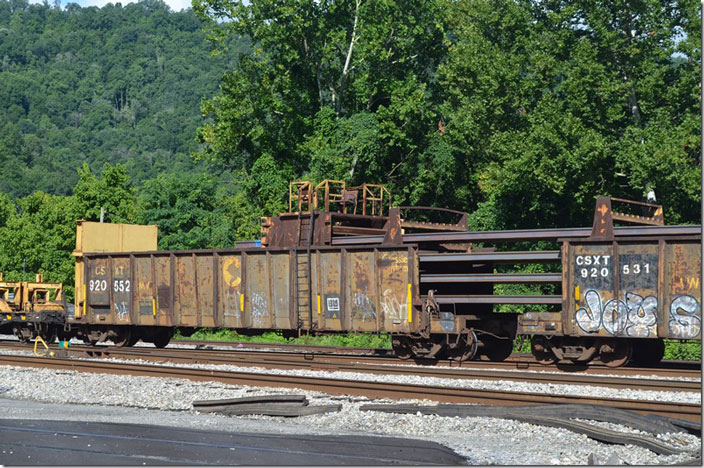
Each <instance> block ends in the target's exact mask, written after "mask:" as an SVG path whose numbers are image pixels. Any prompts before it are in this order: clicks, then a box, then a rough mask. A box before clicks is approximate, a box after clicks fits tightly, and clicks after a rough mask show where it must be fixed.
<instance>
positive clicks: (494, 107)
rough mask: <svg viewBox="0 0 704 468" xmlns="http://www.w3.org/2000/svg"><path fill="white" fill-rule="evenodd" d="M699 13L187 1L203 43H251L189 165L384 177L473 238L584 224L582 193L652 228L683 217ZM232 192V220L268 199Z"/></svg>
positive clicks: (689, 208)
mask: <svg viewBox="0 0 704 468" xmlns="http://www.w3.org/2000/svg"><path fill="white" fill-rule="evenodd" d="M698 6H699V4H698V3H697V2H694V1H693V0H682V1H679V2H667V3H665V4H663V2H659V1H657V0H645V1H638V2H633V1H615V2H614V1H603V0H549V1H534V0H498V1H494V0H458V1H454V0H425V1H413V2H409V1H403V0H321V1H318V0H303V1H299V0H276V1H274V0H251V1H247V2H240V1H236V0H196V1H194V8H195V10H196V12H197V13H198V15H199V16H200V17H201V18H203V19H210V20H212V19H216V20H218V21H219V22H217V23H216V22H212V21H211V22H208V23H205V24H206V26H208V27H210V28H211V31H210V34H209V36H210V37H211V39H212V40H213V41H214V46H215V48H216V50H219V51H230V50H231V48H230V46H229V44H228V42H227V41H230V40H231V39H232V37H241V36H246V37H248V38H250V39H251V44H252V46H251V49H247V50H240V52H239V54H240V59H239V66H238V67H237V68H233V69H231V70H229V71H228V72H227V73H226V74H225V75H224V76H223V82H222V85H221V87H220V90H219V92H218V93H217V94H216V95H215V96H213V98H212V99H210V100H207V101H206V102H205V103H204V105H203V111H204V112H205V113H206V115H208V116H210V117H212V119H213V120H212V121H210V122H206V123H205V124H204V125H202V126H201V127H200V130H199V140H200V141H201V142H202V143H203V144H204V147H203V149H202V150H201V151H200V152H199V154H200V156H201V157H202V158H204V159H207V160H210V161H216V162H218V163H220V164H222V166H224V167H229V168H232V169H235V170H240V171H244V172H245V173H246V174H249V175H254V174H255V168H257V163H258V162H259V161H261V160H262V159H264V160H265V161H273V162H274V163H275V164H270V163H267V165H269V166H271V167H272V172H271V174H272V177H274V178H275V179H276V180H278V179H285V178H286V177H285V176H288V175H293V176H294V177H303V178H312V179H314V180H316V181H319V180H321V179H323V178H325V177H331V178H338V179H344V180H347V181H349V182H351V183H353V184H355V185H356V184H358V183H360V182H364V181H369V182H375V183H385V184H387V185H388V186H389V187H390V188H391V190H392V193H393V194H394V196H395V198H396V201H397V202H399V204H423V205H439V206H447V207H450V208H457V209H461V210H467V211H470V212H473V224H474V226H475V227H478V228H487V229H497V228H515V227H523V228H529V227H543V226H567V225H575V224H580V225H588V224H589V221H590V218H591V212H592V210H593V202H594V198H595V197H596V196H598V195H605V194H609V195H613V196H618V197H623V198H631V199H637V200H643V199H644V197H645V194H646V193H647V192H648V191H650V190H654V192H655V193H656V196H657V198H658V201H659V202H661V203H663V204H664V205H665V209H666V212H665V214H666V219H667V220H668V221H669V222H695V221H698V219H699V209H698V207H699V204H698V203H699V200H700V181H699V169H698V163H699V100H698V93H699V88H698V82H699V65H698V64H699V61H700V56H701V51H700V48H699V44H698V40H699V27H700V22H699V10H698ZM248 188H249V189H250V190H253V191H254V193H252V194H251V196H248V197H247V199H246V200H244V202H246V203H245V206H246V209H244V212H245V213H247V212H252V211H257V210H261V207H262V206H263V204H272V200H270V198H269V194H266V193H263V191H262V190H261V189H260V187H258V186H256V185H252V186H249V187H248ZM262 188H263V189H265V188H264V187H262ZM271 195H272V196H274V198H275V200H274V201H281V199H282V198H283V197H282V196H281V194H280V193H274V194H271Z"/></svg>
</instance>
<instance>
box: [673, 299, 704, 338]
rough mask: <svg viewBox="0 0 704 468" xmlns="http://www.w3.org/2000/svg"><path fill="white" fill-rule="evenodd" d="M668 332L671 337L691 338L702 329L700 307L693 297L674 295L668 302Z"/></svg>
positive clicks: (697, 334)
mask: <svg viewBox="0 0 704 468" xmlns="http://www.w3.org/2000/svg"><path fill="white" fill-rule="evenodd" d="M668 325H669V327H670V334H671V335H672V337H673V338H682V339H691V338H696V337H697V336H699V332H701V329H702V319H701V309H700V308H699V302H698V301H697V299H696V298H695V297H692V296H689V295H684V296H679V297H676V298H675V299H674V300H673V301H672V303H671V304H670V321H669V323H668Z"/></svg>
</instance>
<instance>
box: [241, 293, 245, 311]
mask: <svg viewBox="0 0 704 468" xmlns="http://www.w3.org/2000/svg"><path fill="white" fill-rule="evenodd" d="M240 312H244V293H242V294H240Z"/></svg>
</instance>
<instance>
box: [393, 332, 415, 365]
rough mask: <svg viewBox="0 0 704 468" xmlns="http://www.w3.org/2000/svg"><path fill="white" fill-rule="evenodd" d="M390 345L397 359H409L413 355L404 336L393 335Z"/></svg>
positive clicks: (411, 348)
mask: <svg viewBox="0 0 704 468" xmlns="http://www.w3.org/2000/svg"><path fill="white" fill-rule="evenodd" d="M391 347H392V348H393V349H394V354H395V355H396V357H397V358H399V359H404V360H405V359H410V358H412V357H413V347H412V346H411V345H410V343H409V342H408V340H407V339H406V338H401V337H395V338H394V339H393V340H392V343H391Z"/></svg>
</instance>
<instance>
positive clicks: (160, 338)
mask: <svg viewBox="0 0 704 468" xmlns="http://www.w3.org/2000/svg"><path fill="white" fill-rule="evenodd" d="M169 341H171V331H170V330H164V331H160V332H157V333H156V334H155V335H154V337H153V338H152V343H154V346H156V347H157V348H165V347H166V345H168V344H169Z"/></svg>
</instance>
